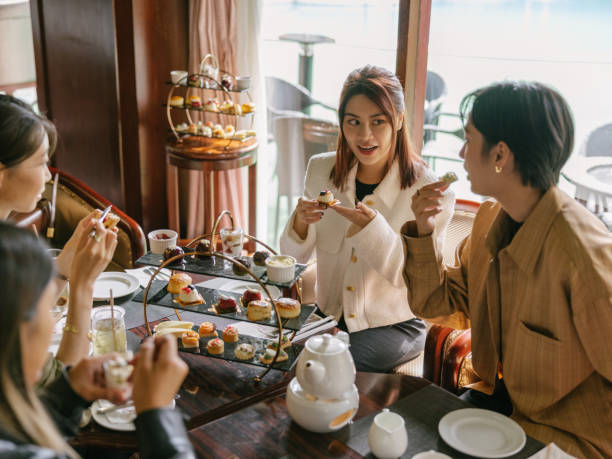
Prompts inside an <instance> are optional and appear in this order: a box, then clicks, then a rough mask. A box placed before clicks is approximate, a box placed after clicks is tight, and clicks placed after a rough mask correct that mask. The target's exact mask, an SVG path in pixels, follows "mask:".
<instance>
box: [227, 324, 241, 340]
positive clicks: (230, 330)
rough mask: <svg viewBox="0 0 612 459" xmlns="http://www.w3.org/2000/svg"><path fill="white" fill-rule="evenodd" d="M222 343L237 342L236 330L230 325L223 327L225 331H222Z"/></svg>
mask: <svg viewBox="0 0 612 459" xmlns="http://www.w3.org/2000/svg"><path fill="white" fill-rule="evenodd" d="M223 341H225V342H226V343H235V342H236V341H238V329H237V328H236V327H232V326H231V325H228V326H227V327H225V330H223Z"/></svg>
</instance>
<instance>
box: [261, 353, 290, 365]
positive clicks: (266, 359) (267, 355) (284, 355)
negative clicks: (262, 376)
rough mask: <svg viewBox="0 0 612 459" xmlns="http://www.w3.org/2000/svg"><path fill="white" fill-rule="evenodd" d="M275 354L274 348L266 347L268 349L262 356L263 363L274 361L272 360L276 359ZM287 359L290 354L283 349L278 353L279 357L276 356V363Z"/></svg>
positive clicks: (267, 363)
mask: <svg viewBox="0 0 612 459" xmlns="http://www.w3.org/2000/svg"><path fill="white" fill-rule="evenodd" d="M274 354H276V351H273V350H272V349H266V351H265V352H264V353H263V355H262V356H261V357H260V360H261V363H265V364H266V365H269V364H270V363H272V360H274ZM287 359H289V354H287V353H286V352H285V351H283V350H282V349H281V350H280V354H278V357H277V358H276V363H278V362H284V361H285V360H287Z"/></svg>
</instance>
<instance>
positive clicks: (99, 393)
mask: <svg viewBox="0 0 612 459" xmlns="http://www.w3.org/2000/svg"><path fill="white" fill-rule="evenodd" d="M117 356H118V354H116V353H111V354H106V355H104V356H102V357H87V358H84V359H82V360H81V361H80V362H79V363H77V364H76V365H74V366H73V367H71V368H70V370H69V371H68V379H69V381H70V386H71V387H72V390H74V391H75V392H76V393H77V394H79V395H80V396H81V397H82V398H84V399H85V400H88V401H92V400H97V399H99V398H103V399H105V400H109V401H111V402H113V403H115V404H121V403H125V401H126V394H127V393H129V389H116V388H114V389H111V388H109V387H107V385H106V378H105V376H104V363H105V362H106V361H108V360H113V359H115V358H117Z"/></svg>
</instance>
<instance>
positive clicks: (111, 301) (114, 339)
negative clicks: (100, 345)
mask: <svg viewBox="0 0 612 459" xmlns="http://www.w3.org/2000/svg"><path fill="white" fill-rule="evenodd" d="M110 308H111V330H112V333H113V350H114V351H115V352H117V337H116V333H115V300H114V299H113V289H112V288H111V289H110Z"/></svg>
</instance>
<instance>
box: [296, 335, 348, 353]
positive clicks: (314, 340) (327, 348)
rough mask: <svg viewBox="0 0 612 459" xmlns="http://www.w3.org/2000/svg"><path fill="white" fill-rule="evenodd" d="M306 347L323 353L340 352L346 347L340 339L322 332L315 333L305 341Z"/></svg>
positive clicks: (314, 351)
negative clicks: (320, 333)
mask: <svg viewBox="0 0 612 459" xmlns="http://www.w3.org/2000/svg"><path fill="white" fill-rule="evenodd" d="M306 349H308V350H309V351H310V352H313V353H316V354H323V355H333V354H340V353H342V352H344V351H346V350H347V349H348V346H347V344H346V343H345V342H344V341H342V340H341V339H338V338H336V337H335V336H332V335H330V334H329V333H324V334H323V335H316V336H313V337H311V338H309V339H308V341H306Z"/></svg>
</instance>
